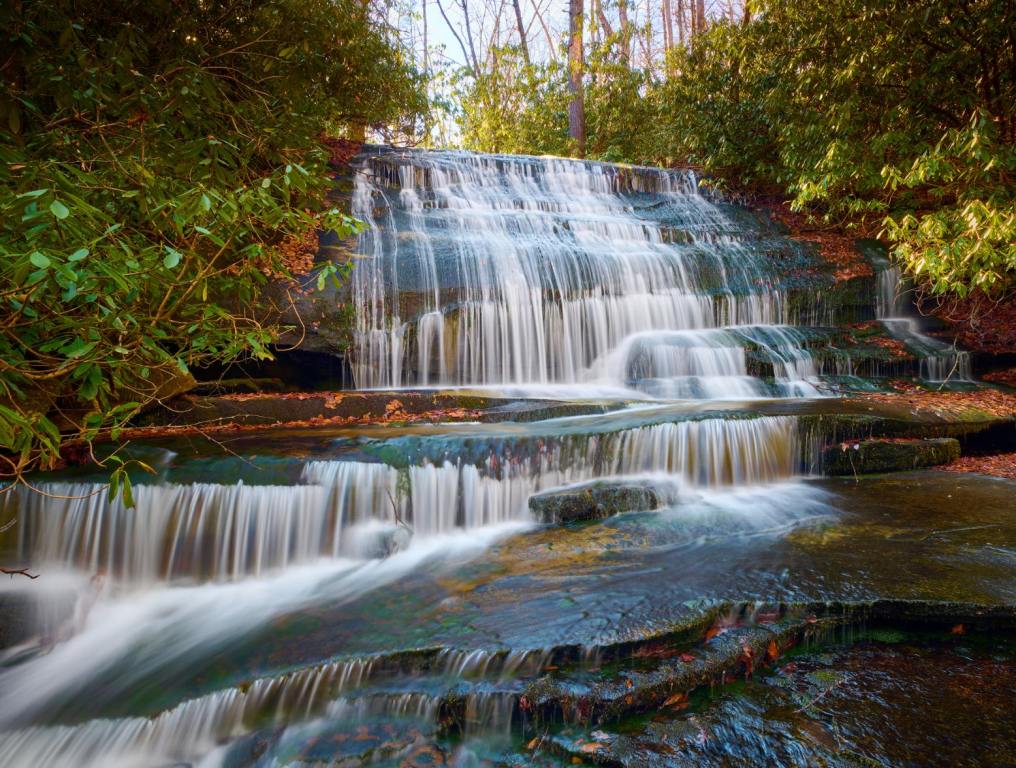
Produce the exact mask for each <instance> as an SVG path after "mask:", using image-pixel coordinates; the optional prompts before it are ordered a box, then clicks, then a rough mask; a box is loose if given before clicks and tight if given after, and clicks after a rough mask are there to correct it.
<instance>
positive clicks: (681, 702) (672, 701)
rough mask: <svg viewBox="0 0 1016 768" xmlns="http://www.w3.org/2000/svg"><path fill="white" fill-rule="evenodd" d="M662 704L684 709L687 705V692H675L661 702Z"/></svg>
mask: <svg viewBox="0 0 1016 768" xmlns="http://www.w3.org/2000/svg"><path fill="white" fill-rule="evenodd" d="M663 706H665V707H669V708H671V709H684V708H685V707H687V706H688V694H687V693H686V692H685V691H682V692H681V693H675V694H674V695H673V696H671V697H670V698H668V699H667V700H666V701H664V702H663Z"/></svg>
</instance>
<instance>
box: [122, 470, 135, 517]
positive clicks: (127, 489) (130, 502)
mask: <svg viewBox="0 0 1016 768" xmlns="http://www.w3.org/2000/svg"><path fill="white" fill-rule="evenodd" d="M123 505H124V506H125V507H126V508H127V509H134V489H133V488H131V478H130V475H128V474H127V473H126V472H124V474H123Z"/></svg>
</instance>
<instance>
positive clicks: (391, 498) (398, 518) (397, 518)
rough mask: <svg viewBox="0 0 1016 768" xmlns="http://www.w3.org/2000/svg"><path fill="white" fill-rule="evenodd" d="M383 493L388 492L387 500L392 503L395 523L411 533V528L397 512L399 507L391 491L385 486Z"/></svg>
mask: <svg viewBox="0 0 1016 768" xmlns="http://www.w3.org/2000/svg"><path fill="white" fill-rule="evenodd" d="M385 493H387V494H388V501H390V502H391V503H392V512H394V513H395V524H396V525H401V526H403V527H404V528H405V529H406V530H407V531H409V532H410V533H412V532H413V529H412V528H411V527H410V526H409V524H408V523H407V522H406V521H405V520H403V519H402V515H400V514H399V507H398V505H397V504H396V503H395V497H394V496H392V492H391V491H390V490H388V489H387V488H385Z"/></svg>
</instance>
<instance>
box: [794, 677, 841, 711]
mask: <svg viewBox="0 0 1016 768" xmlns="http://www.w3.org/2000/svg"><path fill="white" fill-rule="evenodd" d="M841 685H843V681H842V680H837V681H836V682H835V683H833V684H832V685H830V686H829V687H828V688H826V689H825V690H824V691H822V693H820V694H819V695H818V696H816V697H815V698H814V699H812V700H811V701H809V702H808V703H807V704H805V705H804V706H803V707H801V708H800V709H796V710H794V714H797V713H798V712H804V710H806V709H810V708H811V707H812V706H814V705H815V704H817V703H818V702H819V701H820V700H821V699H822V697H824V696H825V695H826V694H827V693H829V691H831V690H833V689H834V688H839V687H840V686H841Z"/></svg>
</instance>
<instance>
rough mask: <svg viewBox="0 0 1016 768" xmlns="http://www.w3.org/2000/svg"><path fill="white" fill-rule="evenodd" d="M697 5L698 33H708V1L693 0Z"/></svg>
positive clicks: (696, 29) (696, 28)
mask: <svg viewBox="0 0 1016 768" xmlns="http://www.w3.org/2000/svg"><path fill="white" fill-rule="evenodd" d="M693 2H694V3H695V21H696V22H697V23H696V27H695V31H696V32H705V31H706V0H693Z"/></svg>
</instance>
